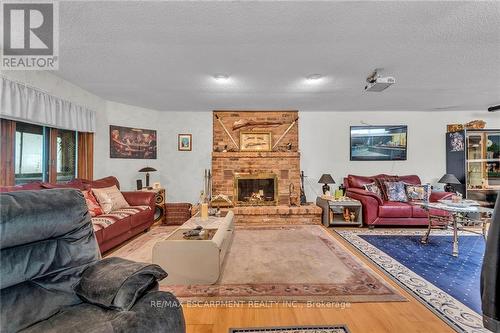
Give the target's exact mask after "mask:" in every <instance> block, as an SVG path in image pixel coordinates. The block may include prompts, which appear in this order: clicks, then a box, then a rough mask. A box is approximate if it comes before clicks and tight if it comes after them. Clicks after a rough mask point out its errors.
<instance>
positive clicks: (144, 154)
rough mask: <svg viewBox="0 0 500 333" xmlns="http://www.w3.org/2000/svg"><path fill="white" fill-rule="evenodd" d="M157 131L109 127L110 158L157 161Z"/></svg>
mask: <svg viewBox="0 0 500 333" xmlns="http://www.w3.org/2000/svg"><path fill="white" fill-rule="evenodd" d="M156 143H157V136H156V131H155V130H149V129H142V128H132V127H124V126H115V125H110V126H109V157H110V158H130V159H156V152H157V147H156Z"/></svg>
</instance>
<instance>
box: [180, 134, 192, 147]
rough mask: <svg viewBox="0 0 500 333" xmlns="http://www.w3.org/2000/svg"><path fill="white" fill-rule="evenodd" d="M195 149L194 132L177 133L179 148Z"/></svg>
mask: <svg viewBox="0 0 500 333" xmlns="http://www.w3.org/2000/svg"><path fill="white" fill-rule="evenodd" d="M192 149H193V135H192V134H178V135H177V150H179V151H191V150H192Z"/></svg>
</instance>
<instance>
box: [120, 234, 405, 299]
mask: <svg viewBox="0 0 500 333" xmlns="http://www.w3.org/2000/svg"><path fill="white" fill-rule="evenodd" d="M172 230H173V229H172V228H168V229H166V227H157V228H154V229H153V230H151V231H150V232H149V233H147V234H145V235H143V236H141V237H139V238H137V239H135V240H133V241H132V242H131V243H129V244H127V245H126V246H124V247H122V248H120V249H119V250H117V251H115V252H114V253H112V256H120V257H124V258H127V259H131V260H138V261H145V262H151V251H152V247H153V245H154V244H155V243H156V240H157V239H158V238H159V237H161V236H165V233H169V232H171V231H172ZM161 289H162V290H165V291H171V292H172V293H174V294H175V295H176V296H177V297H178V298H179V299H180V300H181V301H215V300H217V301H229V300H232V301H298V302H309V301H310V302H386V301H405V300H406V299H405V298H404V297H402V296H401V295H400V294H399V293H398V292H397V291H396V290H395V289H394V288H393V287H391V286H390V285H389V284H388V283H386V282H385V281H384V280H383V279H382V278H381V277H380V276H379V275H378V274H377V273H375V272H374V271H373V270H372V269H371V268H369V267H368V266H367V265H366V264H364V263H363V262H362V261H361V260H359V259H358V258H356V257H355V256H354V255H353V254H351V253H350V252H349V251H348V250H347V249H346V248H344V246H343V245H342V244H340V243H339V242H338V241H337V240H336V239H335V238H334V237H333V236H332V235H331V234H330V233H329V232H328V231H326V230H325V229H324V228H323V227H321V226H316V225H299V226H295V225H294V226H289V225H288V226H262V227H245V226H237V227H236V230H235V233H234V239H233V243H232V245H231V248H230V250H229V253H228V254H227V256H226V259H225V263H224V268H223V273H222V275H221V277H220V279H219V281H218V282H217V283H216V284H214V285H175V286H161Z"/></svg>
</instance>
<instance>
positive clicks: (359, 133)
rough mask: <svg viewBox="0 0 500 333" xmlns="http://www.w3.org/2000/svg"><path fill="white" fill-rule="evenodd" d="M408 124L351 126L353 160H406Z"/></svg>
mask: <svg viewBox="0 0 500 333" xmlns="http://www.w3.org/2000/svg"><path fill="white" fill-rule="evenodd" d="M407 134H408V127H407V126H406V125H393V126H351V154H350V155H351V161H405V160H406V159H407V146H406V142H407Z"/></svg>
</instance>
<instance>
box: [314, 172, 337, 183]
mask: <svg viewBox="0 0 500 333" xmlns="http://www.w3.org/2000/svg"><path fill="white" fill-rule="evenodd" d="M318 183H320V184H335V181H334V180H333V178H332V175H330V174H329V173H324V174H323V176H321V178H320V179H319V181H318Z"/></svg>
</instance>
